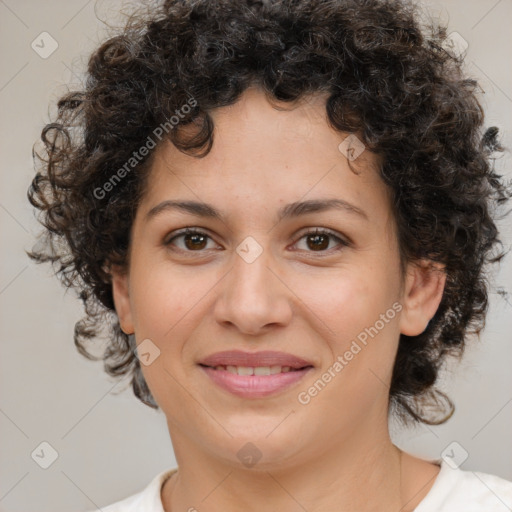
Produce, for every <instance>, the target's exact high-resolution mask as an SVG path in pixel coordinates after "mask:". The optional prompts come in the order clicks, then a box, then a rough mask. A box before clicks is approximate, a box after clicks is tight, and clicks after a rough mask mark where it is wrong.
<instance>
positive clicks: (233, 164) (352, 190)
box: [140, 88, 390, 216]
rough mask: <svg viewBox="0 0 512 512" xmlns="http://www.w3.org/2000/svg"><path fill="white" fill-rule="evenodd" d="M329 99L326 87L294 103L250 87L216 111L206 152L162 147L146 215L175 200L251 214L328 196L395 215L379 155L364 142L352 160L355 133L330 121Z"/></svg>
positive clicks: (153, 170)
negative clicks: (347, 144) (350, 142)
mask: <svg viewBox="0 0 512 512" xmlns="http://www.w3.org/2000/svg"><path fill="white" fill-rule="evenodd" d="M326 99H327V95H326V94H323V93H318V94H315V95H311V96H309V97H307V98H305V99H302V100H300V101H298V102H295V103H293V104H290V103H284V102H277V101H274V102H273V103H272V104H271V103H270V102H269V100H268V99H267V98H266V96H265V95H264V93H263V92H262V91H261V90H259V89H257V88H250V89H248V90H246V91H245V92H244V93H243V94H242V96H241V97H240V99H239V101H237V102H236V103H235V104H233V105H230V106H227V107H220V108H217V109H214V110H213V111H211V112H210V115H211V117H212V119H213V122H214V142H213V146H212V149H211V151H210V152H209V153H208V154H207V155H206V156H205V157H203V158H195V157H193V156H191V155H188V154H185V153H183V152H181V151H179V150H178V149H177V148H176V147H175V146H174V145H173V144H171V143H170V142H167V143H165V144H164V145H162V146H160V147H158V149H157V150H156V154H155V158H154V160H153V164H152V168H151V171H150V175H149V179H148V188H147V191H146V194H145V197H144V198H143V201H142V203H141V205H140V208H141V209H142V210H143V213H147V212H148V211H149V209H150V208H152V207H153V206H154V204H155V202H158V201H163V200H166V199H173V198H187V199H190V200H195V201H207V202H208V203H215V204H217V205H219V209H223V210H229V209H230V208H231V207H233V208H236V207H238V206H244V210H245V211H246V212H247V213H248V212H250V211H251V209H252V211H256V210H258V209H259V210H270V209H275V210H277V209H279V208H281V207H282V205H283V204H284V203H290V202H294V201H299V200H300V199H302V200H309V199H315V198H319V197H322V198H326V197H328V198H340V199H343V200H346V201H347V202H351V203H352V204H354V205H363V204H364V205H365V208H366V209H369V210H373V213H374V215H375V216H382V215H387V214H388V213H389V199H390V194H389V192H390V191H389V190H388V187H387V186H386V185H385V184H384V182H383V181H382V179H381V178H380V175H379V173H378V165H379V160H378V158H377V156H376V155H374V154H372V153H370V152H369V151H367V150H364V146H363V151H362V153H361V154H360V155H359V156H357V158H356V159H355V160H353V161H349V159H348V158H347V155H346V153H344V152H343V151H344V150H345V149H346V148H344V146H343V143H344V141H345V139H346V138H347V136H348V134H345V133H340V132H339V131H336V130H334V129H333V128H332V127H331V126H330V125H329V124H328V122H327V118H326V111H325V102H326ZM187 130H189V131H190V128H187V129H186V130H185V133H186V132H187ZM355 140H356V141H357V139H355ZM340 143H341V144H342V146H341V148H342V149H343V151H342V150H340ZM351 167H352V168H351Z"/></svg>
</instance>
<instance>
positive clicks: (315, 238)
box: [308, 235, 329, 249]
mask: <svg viewBox="0 0 512 512" xmlns="http://www.w3.org/2000/svg"><path fill="white" fill-rule="evenodd" d="M321 238H323V241H324V243H323V244H322V243H320V244H319V243H318V242H319V240H320V239H321ZM327 239H328V237H327V236H326V235H310V236H309V237H308V240H309V241H311V240H313V244H315V245H314V247H313V248H316V249H326V248H327V247H328V246H329V242H328V240H327ZM325 242H327V243H325ZM310 248H312V247H310Z"/></svg>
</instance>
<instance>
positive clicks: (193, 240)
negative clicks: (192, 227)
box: [185, 234, 206, 249]
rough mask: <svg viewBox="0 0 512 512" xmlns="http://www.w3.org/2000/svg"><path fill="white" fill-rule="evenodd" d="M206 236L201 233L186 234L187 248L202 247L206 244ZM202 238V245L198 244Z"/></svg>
mask: <svg viewBox="0 0 512 512" xmlns="http://www.w3.org/2000/svg"><path fill="white" fill-rule="evenodd" d="M205 238H206V237H205V236H203V235H199V234H188V235H185V245H186V246H187V249H198V248H199V249H202V248H203V247H204V244H205ZM199 239H202V245H200V246H198V245H197V243H198V240H199ZM199 244H201V241H199Z"/></svg>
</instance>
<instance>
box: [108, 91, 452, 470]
mask: <svg viewBox="0 0 512 512" xmlns="http://www.w3.org/2000/svg"><path fill="white" fill-rule="evenodd" d="M325 100H326V97H325V96H322V95H320V94H317V95H315V96H312V97H310V98H309V100H308V101H307V102H299V103H297V104H296V105H294V106H293V107H294V108H291V106H290V104H280V105H279V104H278V105H279V106H280V107H283V108H284V109H280V110H277V109H274V108H273V107H272V106H271V105H270V103H268V101H267V100H266V98H265V96H264V95H263V93H262V92H260V91H259V89H257V88H251V89H248V90H247V91H246V92H245V93H244V94H243V96H242V97H241V99H240V101H238V102H237V103H236V104H234V105H232V106H229V107H222V108H219V109H217V110H214V111H213V112H212V113H211V115H212V117H213V120H214V123H215V135H214V137H215V142H214V145H213V148H212V150H211V152H210V153H209V154H208V155H207V156H206V157H205V158H202V159H200V158H194V157H192V156H189V155H185V154H183V153H181V152H180V151H178V150H177V149H176V148H175V147H174V146H173V145H172V144H170V143H169V144H168V145H166V146H162V147H160V148H159V149H158V150H157V151H158V152H157V153H156V154H155V160H154V164H153V167H152V169H151V173H150V175H149V181H148V188H147V191H146V193H145V196H144V197H143V199H142V201H141V203H140V205H139V207H138V210H137V214H136V218H135V221H134V224H133V228H132V242H131V247H130V266H129V270H128V273H127V274H122V273H120V272H119V273H117V272H115V273H113V275H114V279H113V292H114V299H115V304H116V310H117V313H118V315H119V318H120V322H121V326H122V328H123V330H124V331H125V332H127V333H132V332H135V336H136V340H137V343H138V344H140V343H143V342H144V343H145V345H143V347H145V350H142V352H147V353H149V354H150V355H149V356H147V355H146V356H145V357H146V360H147V362H148V363H149V364H147V365H146V364H142V365H141V366H142V370H143V374H144V377H145V379H146V381H147V383H148V385H149V388H150V390H151V392H152V394H153V396H154V397H155V400H156V401H157V403H158V405H159V406H160V407H161V409H162V410H163V412H164V413H165V415H166V417H167V421H168V425H169V430H170V433H171V437H172V439H173V444H174V447H175V451H176V455H177V457H178V462H179V458H180V456H181V454H180V453H181V452H180V450H182V449H183V450H185V449H187V450H189V451H190V450H195V451H196V452H201V454H202V455H203V456H207V457H211V458H212V459H217V460H223V461H225V462H227V463H229V464H238V465H240V464H241V463H243V460H242V459H243V457H242V456H243V455H244V453H245V452H244V450H245V451H249V452H251V450H252V451H255V452H256V453H257V456H258V457H261V459H260V460H259V462H258V464H259V465H260V467H269V468H270V467H273V464H275V463H277V461H279V464H280V467H283V466H285V465H287V464H290V465H292V464H298V463H301V462H303V461H305V460H308V459H309V460H311V459H313V458H314V457H317V456H319V455H320V454H321V453H323V452H326V451H327V450H331V449H332V448H333V447H334V445H335V444H338V445H341V444H343V443H345V445H348V444H350V443H348V441H349V440H350V439H351V440H354V439H359V440H361V442H363V441H364V442H366V441H368V440H369V439H370V438H371V439H375V440H377V441H378V440H379V436H380V435H385V433H386V432H387V430H386V429H387V408H388V389H389V382H390V379H391V373H392V368H393V363H394V358H395V354H396V350H397V345H398V339H399V335H400V333H401V332H403V333H405V334H411V335H412V334H419V333H420V332H422V331H423V329H424V328H425V325H426V323H427V322H428V320H429V318H431V316H433V314H434V312H435V309H436V308H437V305H438V303H439V300H440V298H441V294H442V285H443V280H442V278H437V279H435V278H433V277H431V274H427V273H426V271H424V270H422V269H421V268H422V267H420V266H408V267H407V272H406V273H405V274H404V275H402V274H401V272H400V260H399V248H398V245H397V235H396V228H395V221H394V218H393V215H392V212H391V194H390V191H389V190H388V189H387V186H386V185H385V184H384V183H383V181H382V179H381V178H380V176H379V174H378V172H377V167H378V161H377V158H376V157H375V155H372V154H370V152H369V151H363V153H362V154H360V155H359V156H357V158H356V159H355V160H353V161H352V162H349V160H348V159H347V155H346V154H344V153H343V152H342V151H341V150H340V149H339V148H338V146H339V145H340V143H341V142H342V141H343V140H344V139H345V138H346V137H347V134H342V133H339V132H337V131H335V130H333V129H332V128H331V127H329V125H328V124H327V121H326V117H325ZM349 164H350V165H351V166H352V167H353V168H354V169H355V170H356V171H357V173H356V172H353V170H351V168H350V165H349ZM332 200H337V201H338V203H331V204H330V205H329V204H328V203H325V204H323V202H327V201H332ZM169 201H181V202H183V201H189V202H201V203H206V204H208V205H209V208H205V207H203V208H202V209H199V208H197V207H196V208H193V207H191V205H190V203H189V205H188V207H181V208H180V207H173V206H172V205H171V204H170V203H169ZM166 202H168V203H166ZM301 202H309V203H307V204H306V205H303V206H302V207H300V206H297V205H296V203H301ZM294 204H295V207H293V206H290V205H294ZM314 204H316V207H314ZM322 204H323V206H322ZM308 205H309V206H308ZM319 205H320V206H319ZM214 210H215V212H216V215H212V212H213V211H214ZM185 228H188V230H189V233H184V230H185ZM148 340H150V341H148ZM233 350H236V351H241V352H243V353H245V356H244V355H243V354H242V356H243V357H241V358H240V357H238V358H237V357H233V354H232V353H231V354H228V355H227V356H226V355H225V354H224V356H222V355H219V353H220V352H225V351H233ZM263 351H266V352H267V351H271V352H273V353H274V354H270V355H269V354H267V355H262V354H261V352H263ZM275 352H279V353H281V355H279V354H278V355H276V354H275ZM247 353H248V354H249V355H248V356H247ZM236 355H237V354H235V356H236ZM238 356H240V354H238ZM251 356H254V357H255V359H250V357H251ZM244 357H246V359H244ZM247 357H248V358H247ZM280 357H281V359H280ZM293 358H296V359H293ZM214 366H217V369H214V368H213V367H214ZM228 366H229V367H231V368H228ZM284 366H291V367H292V368H290V371H286V370H287V369H286V368H283V367H284ZM294 366H295V367H297V368H294ZM233 367H234V368H233ZM240 367H244V368H245V369H244V368H242V369H240ZM254 367H258V368H259V369H258V370H257V371H256V373H261V374H262V375H238V374H237V375H235V374H234V373H233V372H236V373H242V374H243V373H251V372H252V370H247V368H254ZM224 368H225V369H224ZM300 368H302V369H300ZM228 370H229V371H228ZM269 372H270V373H271V375H266V374H268V373H269ZM365 440H366V441H365ZM249 442H250V443H252V445H254V447H248V445H246V443H249ZM183 447H187V448H183ZM241 449H242V452H240V450H241ZM249 455H250V453H249Z"/></svg>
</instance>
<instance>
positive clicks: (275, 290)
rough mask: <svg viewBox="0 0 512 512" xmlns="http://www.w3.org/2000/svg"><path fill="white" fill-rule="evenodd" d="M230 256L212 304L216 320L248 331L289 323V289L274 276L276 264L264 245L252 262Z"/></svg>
mask: <svg viewBox="0 0 512 512" xmlns="http://www.w3.org/2000/svg"><path fill="white" fill-rule="evenodd" d="M233 260H234V263H233V267H232V269H231V271H230V272H228V274H227V275H226V277H225V278H224V279H223V280H222V281H221V283H219V284H221V288H220V290H219V295H218V298H217V301H216V304H215V308H214V315H215V318H216V321H217V322H218V323H219V324H222V325H223V326H224V327H230V328H236V329H238V330H239V331H240V332H241V333H244V334H249V335H258V334H261V333H264V332H267V331H268V329H269V328H271V327H277V326H280V327H283V326H285V325H287V324H289V322H290V320H291V317H292V302H291V300H290V299H291V292H290V290H289V289H288V288H287V287H286V285H285V284H284V283H283V281H282V280H281V279H280V278H279V277H278V275H279V270H278V265H277V264H276V262H275V260H273V258H272V255H271V252H270V250H268V249H264V250H263V252H262V253H261V254H260V255H259V256H258V257H257V258H256V259H255V260H254V261H252V262H250V260H246V259H244V258H243V257H241V256H240V255H239V254H237V253H235V254H234V258H233ZM276 274H277V275H276Z"/></svg>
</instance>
